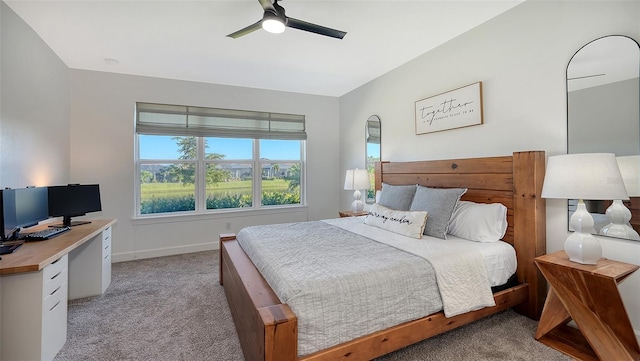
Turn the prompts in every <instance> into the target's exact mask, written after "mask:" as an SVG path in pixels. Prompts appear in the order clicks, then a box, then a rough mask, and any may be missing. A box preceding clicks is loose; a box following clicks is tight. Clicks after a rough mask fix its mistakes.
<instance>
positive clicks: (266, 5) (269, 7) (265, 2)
mask: <svg viewBox="0 0 640 361" xmlns="http://www.w3.org/2000/svg"><path fill="white" fill-rule="evenodd" d="M258 2H259V3H260V6H262V8H263V9H264V11H276V8H274V7H273V4H272V3H271V0H258Z"/></svg>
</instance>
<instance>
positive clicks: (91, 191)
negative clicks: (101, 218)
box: [48, 184, 102, 226]
mask: <svg viewBox="0 0 640 361" xmlns="http://www.w3.org/2000/svg"><path fill="white" fill-rule="evenodd" d="M48 197H49V216H51V217H62V218H63V221H62V225H63V226H76V225H79V224H86V223H91V222H90V221H74V222H71V218H72V217H78V216H84V215H85V214H87V213H89V212H99V211H101V210H102V203H101V202H100V186H99V185H98V184H69V185H66V186H51V187H49V189H48Z"/></svg>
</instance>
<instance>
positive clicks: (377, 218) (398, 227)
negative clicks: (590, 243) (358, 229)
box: [364, 203, 427, 238]
mask: <svg viewBox="0 0 640 361" xmlns="http://www.w3.org/2000/svg"><path fill="white" fill-rule="evenodd" d="M426 222H427V212H423V211H415V212H407V211H396V210H393V209H390V208H387V207H385V206H381V205H380V204H377V203H374V204H373V205H372V206H371V208H370V209H369V214H368V215H367V217H366V218H365V219H364V223H365V224H368V225H370V226H374V227H378V228H382V229H386V230H387V231H391V232H394V233H398V234H401V235H403V236H407V237H412V238H422V233H423V232H424V226H425V224H426Z"/></svg>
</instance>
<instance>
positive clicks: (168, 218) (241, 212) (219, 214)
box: [131, 205, 307, 226]
mask: <svg viewBox="0 0 640 361" xmlns="http://www.w3.org/2000/svg"><path fill="white" fill-rule="evenodd" d="M299 212H307V206H300V205H295V206H280V207H270V208H260V209H254V208H249V209H233V210H224V211H216V212H215V213H214V212H210V213H197V214H196V213H169V214H157V215H149V216H143V217H134V218H133V219H131V224H132V225H134V226H137V225H148V224H159V223H172V222H191V221H202V220H210V219H212V220H214V219H225V218H236V217H244V216H259V215H266V214H269V215H273V214H286V213H299Z"/></svg>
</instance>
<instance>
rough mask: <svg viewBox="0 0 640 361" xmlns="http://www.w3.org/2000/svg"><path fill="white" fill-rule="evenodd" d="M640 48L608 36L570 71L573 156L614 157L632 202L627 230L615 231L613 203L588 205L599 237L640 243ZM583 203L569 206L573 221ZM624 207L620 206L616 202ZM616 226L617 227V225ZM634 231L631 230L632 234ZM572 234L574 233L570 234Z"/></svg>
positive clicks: (578, 55) (569, 117)
mask: <svg viewBox="0 0 640 361" xmlns="http://www.w3.org/2000/svg"><path fill="white" fill-rule="evenodd" d="M639 75H640V46H639V45H638V43H637V42H636V41H635V40H633V39H631V38H629V37H626V36H605V37H602V38H599V39H596V40H594V41H592V42H590V43H588V44H586V45H585V46H583V47H582V48H580V50H578V51H577V52H576V53H575V55H574V56H573V57H572V58H571V60H570V61H569V64H568V65H567V137H568V139H567V152H568V153H614V154H615V155H616V158H617V159H618V164H619V165H620V171H621V173H622V174H623V178H624V182H625V186H626V188H627V193H628V194H629V197H630V200H629V201H624V202H622V204H623V205H624V206H625V207H626V208H627V209H629V210H630V211H631V219H630V221H629V222H623V223H624V228H625V229H626V230H624V231H620V232H611V231H609V229H611V228H610V226H611V224H612V222H611V217H612V216H611V212H609V215H607V212H606V210H607V208H609V206H610V205H611V203H612V201H614V200H611V201H588V200H585V204H586V205H587V209H588V210H589V212H590V213H591V214H592V216H593V218H594V222H595V232H596V233H597V234H599V235H604V236H611V237H618V238H626V239H633V240H638V241H640V236H638V233H640V181H639V179H640V83H639V81H638V78H639ZM576 203H577V201H576V200H569V217H571V214H572V213H573V210H574V209H575V205H576ZM616 203H617V204H620V201H619V200H618V201H616ZM614 223H615V222H614ZM627 226H628V228H627ZM570 230H571V229H570Z"/></svg>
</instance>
